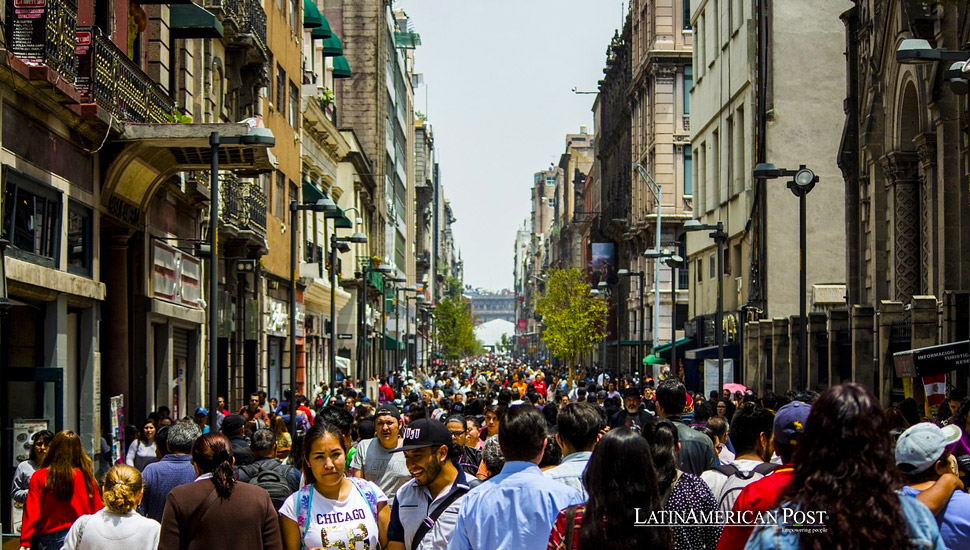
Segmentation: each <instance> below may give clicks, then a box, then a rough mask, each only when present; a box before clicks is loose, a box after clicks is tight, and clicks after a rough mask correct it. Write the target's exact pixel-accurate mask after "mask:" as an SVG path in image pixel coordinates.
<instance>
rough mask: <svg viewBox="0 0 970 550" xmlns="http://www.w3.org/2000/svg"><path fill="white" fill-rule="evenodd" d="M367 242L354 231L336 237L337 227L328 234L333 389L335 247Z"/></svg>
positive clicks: (334, 376)
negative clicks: (347, 234)
mask: <svg viewBox="0 0 970 550" xmlns="http://www.w3.org/2000/svg"><path fill="white" fill-rule="evenodd" d="M366 242H367V236H366V235H364V234H363V233H359V232H355V233H354V234H353V235H351V236H349V237H337V228H336V227H334V229H333V233H331V234H330V388H331V391H332V390H333V388H334V386H335V385H336V381H337V345H336V344H337V248H338V247H341V245H342V246H343V247H346V250H345V251H349V250H350V247H349V245H350V244H352V243H353V244H363V243H366Z"/></svg>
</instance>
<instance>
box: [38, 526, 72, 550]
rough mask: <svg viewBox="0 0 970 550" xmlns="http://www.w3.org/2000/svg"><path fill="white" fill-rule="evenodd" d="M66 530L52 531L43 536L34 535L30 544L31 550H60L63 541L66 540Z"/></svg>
mask: <svg viewBox="0 0 970 550" xmlns="http://www.w3.org/2000/svg"><path fill="white" fill-rule="evenodd" d="M67 532H68V529H64V530H63V531H54V532H53V533H47V534H45V535H36V536H35V537H34V540H33V541H32V543H31V550H61V547H62V546H64V539H66V538H67Z"/></svg>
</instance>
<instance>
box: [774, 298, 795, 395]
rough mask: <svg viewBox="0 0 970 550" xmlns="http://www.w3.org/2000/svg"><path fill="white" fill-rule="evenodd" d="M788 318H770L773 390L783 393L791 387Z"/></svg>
mask: <svg viewBox="0 0 970 550" xmlns="http://www.w3.org/2000/svg"><path fill="white" fill-rule="evenodd" d="M788 345H789V341H788V319H786V318H785V317H775V318H774V319H772V320H771V358H772V362H773V363H774V364H773V365H771V368H772V369H773V371H774V375H773V376H772V379H773V381H774V384H773V386H774V387H773V388H772V389H773V390H774V392H775V393H785V392H787V391H788V390H790V389H791V387H792V386H791V363H790V362H789V358H788Z"/></svg>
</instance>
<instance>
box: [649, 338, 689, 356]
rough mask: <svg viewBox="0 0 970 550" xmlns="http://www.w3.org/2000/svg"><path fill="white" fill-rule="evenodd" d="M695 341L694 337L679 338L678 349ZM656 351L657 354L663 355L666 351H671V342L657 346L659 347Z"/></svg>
mask: <svg viewBox="0 0 970 550" xmlns="http://www.w3.org/2000/svg"><path fill="white" fill-rule="evenodd" d="M693 341H694V339H693V338H681V339H680V340H677V349H680V348H682V347H684V346H686V345H687V344H689V343H691V342H693ZM655 353H656V354H657V355H662V354H664V353H670V342H667V343H666V344H664V345H662V346H657V349H656V351H655Z"/></svg>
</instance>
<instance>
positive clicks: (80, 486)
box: [20, 430, 102, 550]
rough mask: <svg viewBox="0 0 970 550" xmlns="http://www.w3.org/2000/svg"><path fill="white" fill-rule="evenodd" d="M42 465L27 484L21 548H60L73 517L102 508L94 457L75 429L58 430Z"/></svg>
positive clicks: (21, 530) (51, 549) (42, 549)
mask: <svg viewBox="0 0 970 550" xmlns="http://www.w3.org/2000/svg"><path fill="white" fill-rule="evenodd" d="M41 466H42V467H41V469H40V470H37V471H36V472H34V475H33V476H31V478H30V483H29V485H28V488H27V503H26V504H25V505H24V520H23V524H22V525H21V529H20V548H21V550H24V549H26V548H32V549H33V550H60V548H61V547H62V546H63V545H64V538H65V537H66V536H67V531H68V529H70V528H71V525H72V524H73V523H74V520H76V519H77V518H79V517H81V516H82V515H84V514H93V513H95V512H97V511H98V510H100V509H101V508H102V504H101V495H99V494H98V487H97V481H95V479H94V472H93V471H92V469H91V459H90V458H88V455H86V454H85V453H84V446H83V445H81V438H80V437H79V436H78V435H77V434H76V433H74V432H72V431H70V430H63V431H61V432H58V433H57V435H55V436H54V439H52V440H51V445H50V450H49V451H47V456H45V457H44V462H43V463H42V464H41Z"/></svg>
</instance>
